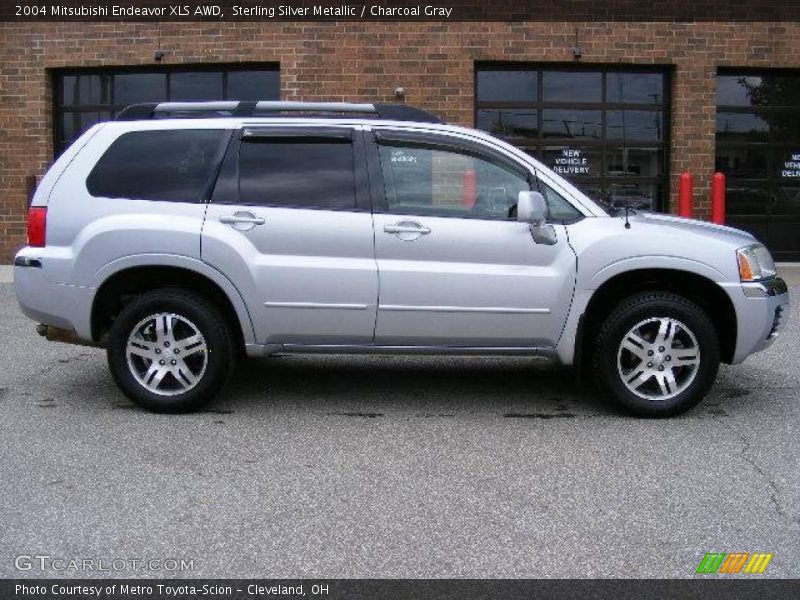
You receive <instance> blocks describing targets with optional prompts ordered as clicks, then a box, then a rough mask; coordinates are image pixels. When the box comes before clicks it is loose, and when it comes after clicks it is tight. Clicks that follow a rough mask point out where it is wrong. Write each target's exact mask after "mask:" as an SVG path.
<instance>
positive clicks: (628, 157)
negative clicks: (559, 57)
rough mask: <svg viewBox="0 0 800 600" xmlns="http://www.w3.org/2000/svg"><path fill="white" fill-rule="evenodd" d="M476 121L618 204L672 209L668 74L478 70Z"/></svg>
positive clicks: (489, 67)
mask: <svg viewBox="0 0 800 600" xmlns="http://www.w3.org/2000/svg"><path fill="white" fill-rule="evenodd" d="M475 75H476V81H475V90H476V103H475V123H476V126H477V127H478V128H479V129H484V130H486V131H489V132H490V133H493V134H495V135H497V136H499V137H502V138H504V139H506V140H507V141H509V142H510V143H512V144H514V145H515V146H519V147H521V148H524V149H525V150H527V151H528V152H530V153H531V154H533V155H534V156H536V157H537V158H539V159H540V160H542V161H543V162H544V163H545V164H547V165H548V166H549V167H551V168H552V169H553V170H555V171H556V172H558V173H560V174H561V175H563V176H565V177H566V178H568V179H570V180H571V181H572V182H573V183H575V184H576V185H578V187H580V188H581V189H583V191H584V192H586V193H587V194H589V195H590V196H592V197H593V198H596V199H598V200H601V201H603V202H605V203H607V204H611V205H614V206H618V207H620V206H625V205H626V204H629V205H631V206H632V207H634V208H640V209H648V210H663V209H664V207H665V206H666V205H667V176H666V172H667V168H666V164H667V162H666V161H667V156H666V149H667V147H668V132H669V127H668V122H667V117H668V112H669V100H668V90H669V85H668V83H669V82H668V75H667V73H666V72H664V71H654V70H652V69H650V70H646V69H640V68H638V67H637V68H627V69H624V70H620V69H617V68H611V67H608V68H591V69H589V68H586V67H581V68H573V67H546V68H545V67H542V66H531V67H528V66H520V65H509V64H491V65H478V66H476V70H475Z"/></svg>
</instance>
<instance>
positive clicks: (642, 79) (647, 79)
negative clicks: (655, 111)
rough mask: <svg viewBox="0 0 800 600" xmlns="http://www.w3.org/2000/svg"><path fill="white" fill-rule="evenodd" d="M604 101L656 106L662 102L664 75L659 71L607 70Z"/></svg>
mask: <svg viewBox="0 0 800 600" xmlns="http://www.w3.org/2000/svg"><path fill="white" fill-rule="evenodd" d="M606 101H607V102H624V103H626V104H652V105H654V106H658V105H659V104H662V103H663V102H664V76H663V75H661V74H660V73H624V72H616V71H609V73H608V78H607V79H606Z"/></svg>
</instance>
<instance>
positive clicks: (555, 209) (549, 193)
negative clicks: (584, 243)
mask: <svg viewBox="0 0 800 600" xmlns="http://www.w3.org/2000/svg"><path fill="white" fill-rule="evenodd" d="M538 185H539V193H541V194H542V196H544V199H545V201H546V202H547V219H548V220H549V221H571V220H572V219H577V218H578V217H580V216H581V213H580V211H579V210H578V209H577V208H575V207H574V206H572V205H571V204H570V203H569V202H567V201H566V200H565V199H564V197H563V196H562V195H561V194H559V193H558V192H557V191H555V190H554V189H553V188H551V187H550V186H549V185H547V184H546V183H545V182H544V181H538Z"/></svg>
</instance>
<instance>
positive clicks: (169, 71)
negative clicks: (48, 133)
mask: <svg viewBox="0 0 800 600" xmlns="http://www.w3.org/2000/svg"><path fill="white" fill-rule="evenodd" d="M248 71H264V72H272V73H275V75H276V76H277V95H276V96H275V97H265V98H259V99H260V100H279V99H280V85H281V72H280V64H279V63H276V62H266V63H258V62H243V63H235V64H229V63H220V64H212V63H209V64H188V65H180V64H176V65H163V66H159V67H152V66H149V65H143V66H122V67H100V68H93V67H89V68H66V69H53V70H51V71H49V74H50V76H51V81H52V90H53V95H52V110H53V129H52V136H53V137H52V140H53V155H54V156H59V155H60V154H61V153H62V152H63V151H64V150H65V149H66V148H67V147H68V146H69V144H70V143H72V142H71V141H69V140H63V141H62V140H61V132H62V131H63V128H64V123H65V116H66V115H69V116H70V117H71V118H72V119H73V129H74V130H75V131H78V130H79V129H80V126H79V121H80V115H83V114H94V113H108V118H109V119H114V117H115V116H116V114H117V113H118V112H119V111H120V110H122V109H123V108H124V107H125V106H127V104H118V103H116V101H115V97H114V77H115V76H118V75H122V76H124V75H137V74H141V75H154V74H155V75H163V76H164V86H165V89H164V99H163V100H158V102H169V101H170V100H171V95H172V90H171V85H170V78H171V77H172V76H173V75H176V74H178V75H180V74H185V73H220V75H221V76H222V96H223V97H222V98H218V100H227V99H228V89H229V85H228V79H229V77H228V76H229V75H230V74H231V73H235V72H248ZM80 76H106V77H109V83H108V85H109V95H108V101H107V102H104V103H100V104H88V103H81V102H80V100H79V101H78V103H77V104H67V103H64V102H63V100H62V98H63V93H64V80H65V78H67V77H80Z"/></svg>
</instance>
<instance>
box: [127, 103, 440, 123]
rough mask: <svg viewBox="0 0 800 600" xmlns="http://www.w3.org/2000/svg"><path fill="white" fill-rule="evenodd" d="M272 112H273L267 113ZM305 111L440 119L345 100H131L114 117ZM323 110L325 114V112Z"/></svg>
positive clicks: (412, 110) (132, 118)
mask: <svg viewBox="0 0 800 600" xmlns="http://www.w3.org/2000/svg"><path fill="white" fill-rule="evenodd" d="M271 113H274V114H271ZM291 113H294V114H293V115H292V116H297V113H307V114H311V115H313V116H314V117H320V116H324V117H326V118H334V117H335V116H337V115H341V114H361V115H369V116H372V117H375V118H377V119H386V120H390V121H417V122H422V123H441V122H442V121H441V119H439V118H438V117H436V116H434V115H432V114H431V113H429V112H427V111H424V110H422V109H420V108H415V107H413V106H405V105H403V104H357V103H349V102H273V101H263V100H262V101H260V102H240V101H235V100H227V101H220V102H160V103H155V102H151V103H146V104H132V105H130V106H128V107H126V108H124V109H123V110H122V111H120V113H119V114H118V115H117V119H116V120H117V121H141V120H146V119H164V118H176V117H183V118H195V119H197V118H214V117H259V116H270V117H281V116H289V114H291ZM326 113H327V114H326Z"/></svg>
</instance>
